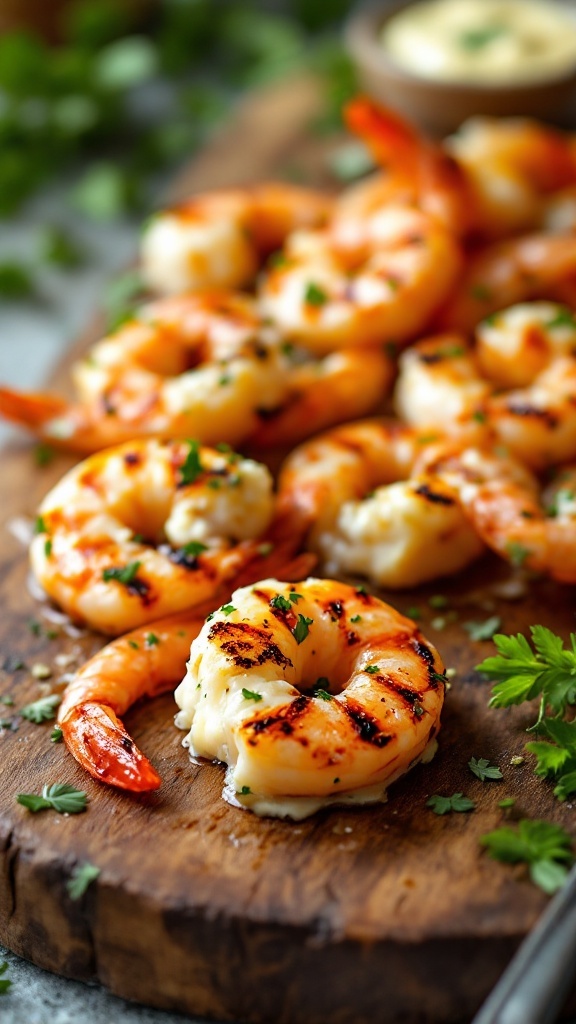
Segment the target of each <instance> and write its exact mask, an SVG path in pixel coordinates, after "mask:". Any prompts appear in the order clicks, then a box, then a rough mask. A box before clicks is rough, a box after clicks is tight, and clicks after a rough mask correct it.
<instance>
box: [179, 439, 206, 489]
mask: <svg viewBox="0 0 576 1024" xmlns="http://www.w3.org/2000/svg"><path fill="white" fill-rule="evenodd" d="M203 472H204V468H203V466H202V463H201V461H200V442H199V441H188V454H187V455H186V458H185V460H184V462H183V463H182V465H181V466H180V482H181V483H182V484H183V485H184V486H187V485H188V484H193V483H195V481H196V480H197V479H198V477H199V476H200V474H201V473H203Z"/></svg>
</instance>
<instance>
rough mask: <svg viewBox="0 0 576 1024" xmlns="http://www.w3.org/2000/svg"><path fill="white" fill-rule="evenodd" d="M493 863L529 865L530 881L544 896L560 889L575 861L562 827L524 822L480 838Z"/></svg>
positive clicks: (548, 823) (570, 839)
mask: <svg viewBox="0 0 576 1024" xmlns="http://www.w3.org/2000/svg"><path fill="white" fill-rule="evenodd" d="M480 842H481V844H482V846H485V847H486V848H487V850H488V853H489V854H490V856H491V857H493V858H494V860H501V861H504V862H505V863H508V864H519V863H525V864H528V870H529V872H530V878H531V879H532V881H533V882H534V884H535V885H537V886H538V887H539V888H540V889H542V890H543V891H544V892H545V893H548V894H549V895H552V893H554V892H556V891H557V890H558V889H560V888H561V887H562V886H563V885H564V882H565V881H566V877H567V875H568V869H569V867H570V865H571V864H572V862H573V860H574V856H573V854H572V838H571V836H570V835H569V834H568V832H566V831H565V830H564V829H563V828H560V826H559V825H553V824H552V823H551V822H548V821H537V820H535V821H530V820H528V819H524V820H523V821H520V822H519V823H518V827H517V828H510V827H509V826H506V827H504V828H497V829H495V830H494V831H493V832H488V833H487V834H486V835H483V836H480Z"/></svg>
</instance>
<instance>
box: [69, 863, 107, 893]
mask: <svg viewBox="0 0 576 1024" xmlns="http://www.w3.org/2000/svg"><path fill="white" fill-rule="evenodd" d="M99 874H100V868H97V867H96V865H95V864H89V863H86V864H77V865H76V867H75V868H73V869H72V874H71V875H70V878H69V880H68V882H67V883H66V889H67V891H68V895H69V897H70V899H71V900H79V899H80V897H81V896H83V895H84V893H85V892H86V890H87V888H88V886H89V885H91V884H92V882H94V881H95V879H96V878H98V875H99Z"/></svg>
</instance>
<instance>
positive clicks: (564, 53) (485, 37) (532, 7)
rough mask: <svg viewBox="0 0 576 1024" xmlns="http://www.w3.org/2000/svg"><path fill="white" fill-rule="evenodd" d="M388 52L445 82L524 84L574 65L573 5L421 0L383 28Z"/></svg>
mask: <svg viewBox="0 0 576 1024" xmlns="http://www.w3.org/2000/svg"><path fill="white" fill-rule="evenodd" d="M381 43H382V46H383V47H384V49H385V50H386V52H387V54H388V55H389V56H390V57H391V58H392V59H393V60H394V61H395V62H396V63H397V64H398V65H400V66H401V67H403V68H405V69H406V70H407V71H412V72H413V73H414V74H416V75H419V76H421V77H424V78H432V79H438V80H440V81H450V82H452V81H455V82H470V83H475V84H480V85H482V84H485V85H493V84H495V83H502V84H504V83H508V84H511V85H512V84H515V83H522V82H533V81H538V80H540V79H549V78H558V77H560V76H561V75H562V74H563V73H564V72H566V71H569V70H570V68H571V67H576V11H574V10H570V9H569V8H568V7H564V6H561V5H560V4H559V3H555V2H549V0H424V2H421V3H414V4H410V5H409V6H408V7H406V8H405V9H403V10H401V11H399V12H398V14H395V15H393V16H392V17H391V18H390V20H389V21H387V22H386V24H385V25H384V27H383V29H382V34H381Z"/></svg>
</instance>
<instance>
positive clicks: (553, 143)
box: [336, 97, 576, 239]
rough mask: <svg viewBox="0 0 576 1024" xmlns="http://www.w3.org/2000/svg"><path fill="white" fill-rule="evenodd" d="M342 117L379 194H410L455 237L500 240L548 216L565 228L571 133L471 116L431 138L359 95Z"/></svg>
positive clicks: (572, 176)
mask: <svg viewBox="0 0 576 1024" xmlns="http://www.w3.org/2000/svg"><path fill="white" fill-rule="evenodd" d="M345 120H346V123H347V125H348V127H349V128H350V130H351V131H352V132H354V133H355V134H356V135H359V136H360V137H361V138H362V139H363V140H364V142H365V143H366V145H367V146H368V147H369V149H370V150H371V151H372V153H373V155H374V157H375V159H376V161H377V162H378V163H379V164H380V165H382V166H383V167H384V168H385V172H386V173H385V177H384V178H383V180H382V183H381V185H380V191H381V195H382V199H384V198H385V197H388V201H389V200H390V198H391V197H392V196H394V195H395V194H397V195H399V196H402V197H403V198H404V199H408V200H410V199H411V200H412V201H413V202H414V203H417V204H418V205H419V206H420V208H421V209H424V210H426V211H427V212H428V213H432V214H433V215H434V216H436V217H438V218H439V219H441V220H442V222H443V223H444V224H446V225H448V226H449V227H450V228H451V229H452V230H453V231H454V232H455V233H456V234H457V235H459V236H466V235H468V236H472V237H473V238H475V239H478V238H483V239H496V238H505V237H506V236H508V235H512V234H517V233H518V232H520V231H528V230H535V229H538V228H540V227H544V228H546V229H548V228H549V226H550V224H551V222H552V221H555V226H554V229H555V230H558V229H560V230H565V229H566V228H565V227H564V224H563V221H564V222H566V221H568V229H570V228H571V218H572V214H571V213H570V215H568V216H567V213H566V211H567V209H568V210H571V209H573V198H572V193H571V189H572V188H573V186H574V185H575V184H576V143H575V140H574V138H573V136H570V135H565V134H563V133H562V132H559V131H557V130H555V129H554V128H551V127H549V126H545V125H542V124H539V123H538V122H536V121H530V120H528V119H523V118H509V119H507V120H506V119H499V120H497V119H495V118H488V117H475V118H472V119H471V120H469V121H466V122H465V123H464V124H463V125H462V126H461V128H460V129H459V131H458V132H457V133H456V134H455V135H452V136H450V137H449V138H447V139H445V140H444V141H443V142H442V143H434V142H432V141H430V140H429V139H426V138H425V137H424V136H422V135H420V134H419V133H418V132H417V131H416V129H414V128H413V127H412V126H411V125H410V124H408V123H407V122H405V121H404V120H403V119H402V118H400V117H399V116H398V115H397V114H395V113H393V112H392V111H390V110H388V109H386V108H385V107H381V106H379V105H378V104H376V103H373V102H372V101H370V100H368V99H366V98H364V97H361V98H359V99H355V100H353V101H352V102H351V103H350V104H348V106H347V108H346V109H345ZM376 191H377V188H376V187H375V189H374V193H373V194H374V198H375V197H376ZM367 193H369V186H368V187H367ZM361 194H362V186H360V192H359V195H361ZM559 206H560V212H559V210H558V207H559ZM336 216H338V214H337V215H336Z"/></svg>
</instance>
